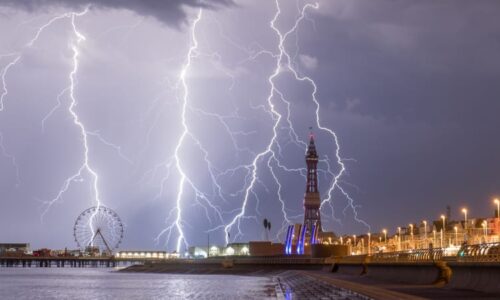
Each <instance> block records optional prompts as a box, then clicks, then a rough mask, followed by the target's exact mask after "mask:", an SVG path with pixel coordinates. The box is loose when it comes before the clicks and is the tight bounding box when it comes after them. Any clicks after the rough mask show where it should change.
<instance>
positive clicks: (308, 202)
mask: <svg viewBox="0 0 500 300" xmlns="http://www.w3.org/2000/svg"><path fill="white" fill-rule="evenodd" d="M306 164H307V183H306V193H305V196H304V224H303V226H304V229H305V230H306V232H305V235H306V237H311V235H314V234H317V233H318V232H321V231H322V230H321V214H320V210H319V209H320V205H321V199H320V195H319V191H318V172H317V167H318V153H317V152H316V145H315V144H314V135H313V134H312V133H311V136H310V140H309V146H308V148H307V153H306Z"/></svg>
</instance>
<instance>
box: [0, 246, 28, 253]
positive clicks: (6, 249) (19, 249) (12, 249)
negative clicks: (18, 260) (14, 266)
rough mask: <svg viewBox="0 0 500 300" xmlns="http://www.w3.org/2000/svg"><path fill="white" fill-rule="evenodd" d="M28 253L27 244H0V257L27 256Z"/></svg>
mask: <svg viewBox="0 0 500 300" xmlns="http://www.w3.org/2000/svg"><path fill="white" fill-rule="evenodd" d="M29 252H30V244H29V243H0V255H6V254H28V253H29Z"/></svg>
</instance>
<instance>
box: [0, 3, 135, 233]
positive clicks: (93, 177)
mask: <svg viewBox="0 0 500 300" xmlns="http://www.w3.org/2000/svg"><path fill="white" fill-rule="evenodd" d="M89 9H90V6H87V7H86V8H85V9H84V10H83V11H81V12H67V13H64V14H61V15H58V16H55V17H53V18H51V19H50V20H49V21H48V22H46V23H45V24H43V25H42V26H40V27H39V28H38V30H37V31H36V33H35V34H34V36H33V38H32V39H31V40H29V41H28V43H26V44H25V45H24V49H27V48H32V47H33V46H34V44H35V43H36V42H37V41H38V40H39V39H40V37H41V35H42V34H43V32H44V31H45V30H46V29H48V28H49V27H50V26H51V25H53V24H54V23H55V22H57V21H60V20H63V19H68V20H69V21H70V25H71V29H72V34H73V36H74V38H73V40H72V41H71V42H70V49H71V51H72V57H71V62H72V64H71V65H72V68H71V71H70V73H69V74H68V81H69V85H68V86H67V87H66V88H64V89H63V90H62V91H61V92H60V93H59V94H58V95H57V98H56V100H57V104H56V105H55V106H54V107H53V108H52V109H51V110H50V111H49V112H48V114H47V115H46V116H45V117H44V118H43V119H42V123H41V128H42V133H43V132H44V131H45V124H46V121H47V120H48V119H49V118H50V117H51V116H52V115H53V113H54V112H55V111H56V110H57V109H59V108H60V107H61V106H62V105H63V103H62V98H63V97H66V98H68V99H69V105H68V107H67V112H68V113H69V115H70V116H71V119H72V121H73V124H74V125H75V126H76V127H77V128H78V129H79V135H80V140H81V142H82V152H83V153H82V154H83V157H82V163H81V165H80V167H79V168H78V169H77V170H76V172H75V173H73V174H72V175H71V176H69V177H68V178H66V179H65V180H64V182H63V184H62V186H61V188H60V189H59V191H58V192H57V193H56V195H55V196H54V197H53V198H52V199H50V200H47V201H42V212H41V215H40V220H41V221H42V222H43V218H44V216H45V215H46V214H47V213H48V211H49V210H50V208H51V207H52V206H53V205H54V204H55V203H56V202H58V201H60V200H61V199H62V197H63V195H64V194H65V193H66V192H67V191H68V190H69V189H70V187H71V185H72V184H73V183H75V182H83V181H85V179H86V178H88V179H89V180H90V182H91V184H90V185H91V189H92V198H93V202H94V203H95V205H96V207H97V209H96V210H95V212H94V214H93V215H92V216H91V217H90V218H89V224H88V226H89V228H90V230H91V232H92V237H91V239H92V238H93V236H94V235H95V232H94V226H93V221H94V218H95V216H96V214H97V212H98V208H99V207H100V206H101V205H102V201H101V197H100V192H99V176H98V174H97V172H96V171H95V169H94V168H93V167H92V165H91V163H90V158H89V152H90V147H89V137H93V138H96V139H97V140H98V141H99V142H101V143H103V144H104V145H106V146H108V147H111V148H113V149H114V150H115V151H116V152H117V153H118V155H119V156H120V157H121V158H122V159H124V160H125V161H127V162H129V163H131V164H132V161H131V160H130V159H128V158H127V157H126V156H125V155H124V154H123V153H122V150H121V148H120V147H119V146H117V145H115V144H113V143H110V142H108V141H107V140H105V139H104V138H103V137H102V136H101V135H100V134H99V132H98V131H93V132H91V131H87V129H86V128H85V125H84V123H83V122H82V121H81V119H80V117H79V115H78V113H77V110H76V108H77V106H78V100H77V99H76V96H75V89H76V86H77V84H78V81H77V78H76V77H77V73H78V70H79V58H80V46H81V43H82V42H84V41H85V39H86V38H85V36H84V35H83V34H82V33H81V32H80V31H79V30H78V28H77V25H76V18H78V17H82V16H84V15H86V14H87V13H88V11H89ZM6 56H11V57H13V59H12V60H11V61H10V62H9V63H8V64H7V65H6V67H5V68H4V69H3V70H2V73H1V78H2V94H1V95H0V112H1V111H3V110H4V107H5V105H4V100H5V98H6V97H7V95H8V89H7V84H6V76H7V73H8V71H9V70H10V69H11V68H12V67H14V66H15V65H16V64H17V63H18V62H19V61H21V59H22V56H23V55H22V51H20V52H18V53H12V54H7V55H3V56H2V57H6ZM0 149H1V150H2V153H3V154H4V155H5V156H6V157H9V158H10V159H11V161H12V163H13V164H14V165H15V166H16V169H17V174H19V171H18V168H17V163H16V159H15V157H14V156H12V155H10V154H9V153H8V152H7V150H6V148H5V147H4V145H3V136H2V135H1V134H0ZM17 177H18V178H19V175H18V176H17ZM89 243H90V241H89Z"/></svg>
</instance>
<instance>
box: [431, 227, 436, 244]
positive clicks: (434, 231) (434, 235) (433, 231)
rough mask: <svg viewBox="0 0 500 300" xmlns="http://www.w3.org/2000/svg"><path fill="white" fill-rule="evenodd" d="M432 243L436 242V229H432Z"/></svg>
mask: <svg viewBox="0 0 500 300" xmlns="http://www.w3.org/2000/svg"><path fill="white" fill-rule="evenodd" d="M432 243H433V244H434V245H435V244H436V229H432Z"/></svg>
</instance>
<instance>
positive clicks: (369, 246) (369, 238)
mask: <svg viewBox="0 0 500 300" xmlns="http://www.w3.org/2000/svg"><path fill="white" fill-rule="evenodd" d="M371 237H372V234H371V233H369V232H368V255H371V253H370V252H371V249H370V248H371V245H372V243H371Z"/></svg>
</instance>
